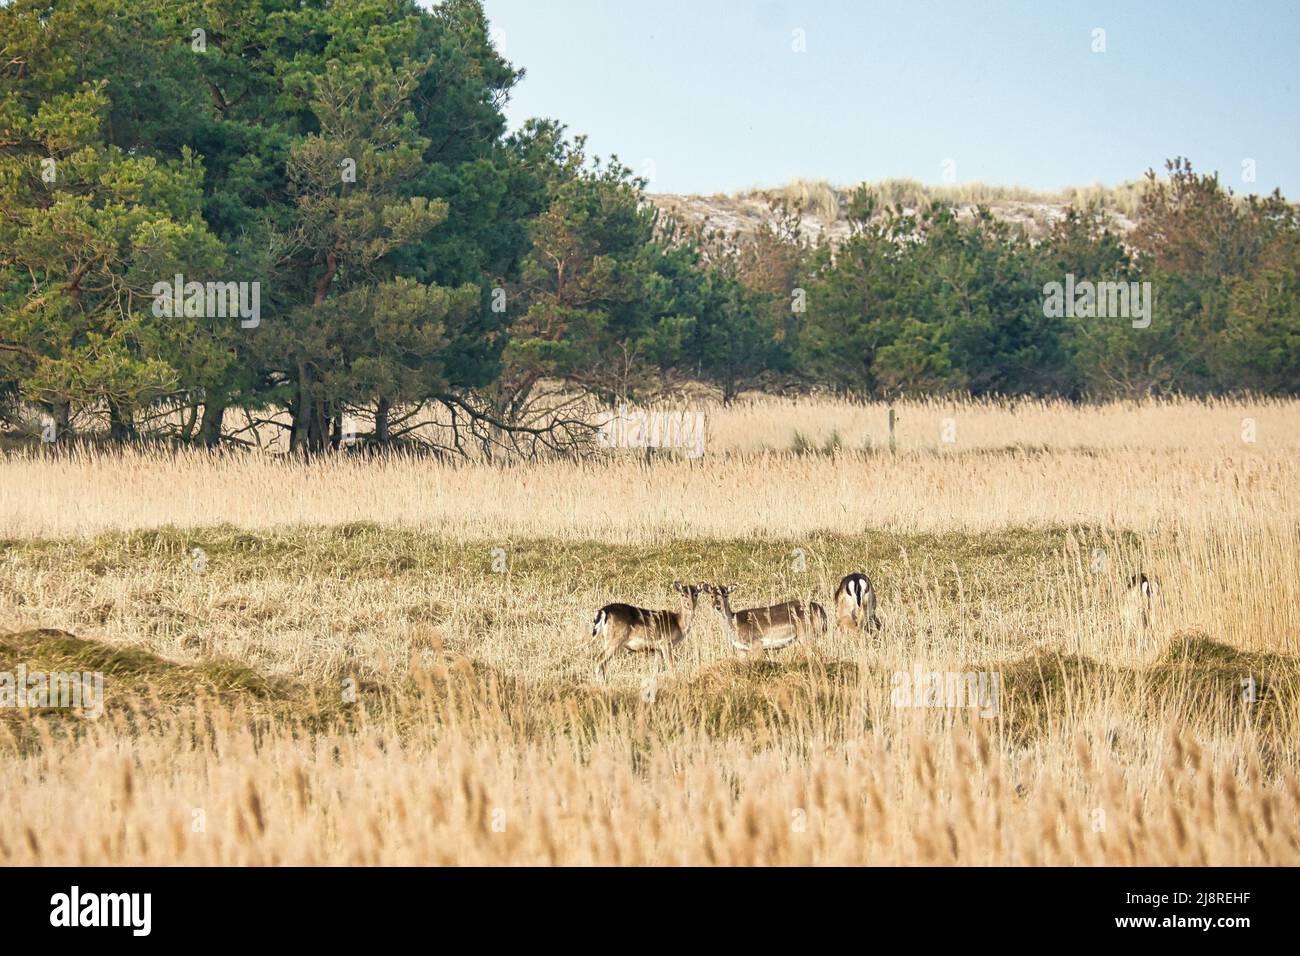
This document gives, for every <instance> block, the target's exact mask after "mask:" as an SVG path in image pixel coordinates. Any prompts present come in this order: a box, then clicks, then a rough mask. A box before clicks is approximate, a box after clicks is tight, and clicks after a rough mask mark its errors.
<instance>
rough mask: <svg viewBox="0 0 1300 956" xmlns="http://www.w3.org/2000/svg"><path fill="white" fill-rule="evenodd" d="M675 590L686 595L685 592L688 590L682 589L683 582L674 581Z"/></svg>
mask: <svg viewBox="0 0 1300 956" xmlns="http://www.w3.org/2000/svg"><path fill="white" fill-rule="evenodd" d="M673 590H674V591H681V592H683V593H685V591H686V589H685V588H684V587H682V582H681V581H674V582H673Z"/></svg>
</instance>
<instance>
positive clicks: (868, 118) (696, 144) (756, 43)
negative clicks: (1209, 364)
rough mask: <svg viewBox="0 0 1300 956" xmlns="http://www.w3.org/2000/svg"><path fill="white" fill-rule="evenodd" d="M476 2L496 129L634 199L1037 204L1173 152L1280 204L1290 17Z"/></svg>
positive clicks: (1297, 30)
mask: <svg viewBox="0 0 1300 956" xmlns="http://www.w3.org/2000/svg"><path fill="white" fill-rule="evenodd" d="M484 5H485V7H486V10H487V13H488V17H489V20H490V22H491V25H492V27H493V29H494V31H495V32H496V33H497V34H498V36H499V38H500V39H501V40H503V41H504V42H503V43H502V45H503V46H504V48H505V53H506V56H507V58H508V59H509V60H510V61H511V62H513V63H514V64H515V65H516V66H520V67H523V68H524V69H525V70H527V76H526V77H525V79H524V80H523V82H522V83H521V84H520V85H519V86H518V87H517V88H516V91H515V94H514V97H513V99H512V102H511V103H510V106H509V108H508V116H509V119H510V122H511V124H512V126H517V125H518V124H519V123H520V122H522V121H523V120H524V119H526V118H527V117H530V116H544V117H552V118H555V119H558V120H561V121H562V122H564V123H566V124H567V125H568V126H569V128H570V130H571V131H572V132H574V133H586V134H587V135H588V137H589V140H588V143H589V148H590V149H591V150H592V151H593V152H597V153H599V154H601V155H608V154H610V153H616V154H617V155H618V156H619V158H620V159H622V160H623V161H624V162H625V163H627V164H628V165H629V166H631V167H633V168H634V169H635V170H637V171H638V172H643V171H644V169H645V167H646V161H647V160H653V169H654V174H655V175H654V177H653V181H652V182H651V185H650V189H651V191H653V192H681V193H712V192H730V191H732V190H736V189H743V188H747V187H751V186H760V185H762V186H771V185H778V184H780V183H783V182H787V181H789V180H790V179H793V178H795V177H799V176H804V177H809V178H816V179H827V180H830V181H831V182H832V183H835V184H837V185H847V184H852V183H856V182H859V181H861V180H863V179H879V178H882V177H886V176H906V177H911V178H914V179H919V180H921V181H923V182H940V181H942V179H943V170H944V167H943V162H944V160H945V159H951V160H953V161H954V167H953V168H954V171H955V176H956V180H957V181H958V182H962V181H966V180H984V181H985V182H989V183H1000V184H1017V185H1022V186H1028V187H1032V188H1037V189H1054V188H1058V187H1060V186H1065V185H1084V184H1088V183H1093V182H1102V183H1106V184H1115V183H1118V182H1121V181H1123V180H1126V179H1135V178H1138V177H1139V176H1141V175H1142V173H1143V172H1144V171H1145V170H1146V169H1147V168H1148V167H1155V168H1157V169H1160V168H1162V166H1163V163H1164V160H1165V159H1166V158H1167V157H1172V156H1175V155H1185V156H1188V157H1190V158H1191V159H1192V161H1193V163H1194V164H1195V165H1196V167H1197V168H1198V169H1201V170H1206V171H1210V170H1218V171H1219V172H1220V174H1221V176H1222V177H1223V179H1224V181H1225V182H1226V183H1227V184H1229V185H1231V186H1232V187H1233V188H1234V189H1235V190H1237V191H1238V192H1243V191H1246V192H1269V191H1271V190H1272V189H1273V188H1274V187H1275V186H1280V187H1282V191H1283V193H1284V194H1286V196H1287V197H1288V198H1289V199H1291V200H1293V201H1295V200H1300V86H1298V84H1300V80H1297V77H1298V76H1300V68H1298V66H1297V64H1300V4H1297V3H1294V2H1282V0H1278V2H1259V0H1252V2H1248V3H1229V2H1220V3H1213V2H1208V0H1182V2H1173V0H1170V2H1138V0H1129V2H1099V3H1097V2H1094V3H1066V2H1062V0H1023V2H997V0H987V2H967V3H959V2H955V0H945V2H927V0H917V2H906V0H897V2H856V3H855V2H852V0H821V2H802V3H801V2H791V3H787V2H780V0H729V2H723V0H484ZM1095 28H1101V29H1104V30H1105V44H1106V50H1105V52H1104V53H1094V52H1093V51H1092V46H1093V43H1094V40H1093V30H1094V29H1095ZM796 29H799V30H803V31H804V35H805V37H806V52H803V53H796V52H794V51H793V50H792V43H793V42H794V36H793V32H792V31H794V30H796ZM1246 158H1251V159H1254V160H1255V163H1256V167H1255V168H1256V181H1255V182H1254V183H1253V184H1248V183H1245V182H1243V181H1242V172H1241V169H1242V166H1241V164H1242V160H1243V159H1246Z"/></svg>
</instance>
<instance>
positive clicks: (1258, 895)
mask: <svg viewBox="0 0 1300 956" xmlns="http://www.w3.org/2000/svg"><path fill="white" fill-rule="evenodd" d="M1294 875H1295V874H1294V871H1291V870H1273V869H1202V870H1167V869H1127V870H1123V869H1113V870H1102V869H1042V870H1030V869H960V870H934V869H900V870H868V869H862V870H775V869H766V870H764V869H755V870H722V871H718V870H699V869H696V870H662V869H637V870H590V869H587V870H556V871H549V872H545V873H543V872H538V871H535V870H528V869H508V870H465V869H462V870H423V869H419V870H413V869H125V868H123V869H117V868H112V869H108V868H105V869H81V870H76V869H53V868H51V869H27V870H21V869H8V870H0V887H2V891H0V920H3V922H2V924H0V925H3V927H4V938H5V941H6V944H13V943H18V942H20V941H21V940H24V939H26V938H28V937H31V936H47V935H53V936H54V937H58V936H70V935H73V934H75V935H76V936H77V937H78V938H77V940H76V942H77V943H85V942H90V941H92V940H93V941H96V942H97V941H99V940H105V941H107V940H109V939H110V938H113V939H116V940H117V941H119V942H122V943H126V944H127V945H131V944H132V943H136V942H139V943H146V941H148V940H165V941H179V940H182V939H183V940H185V941H187V942H193V941H195V940H196V939H202V940H203V941H204V942H206V943H222V942H227V941H230V942H235V941H240V940H244V939H249V940H252V939H256V940H257V941H258V943H265V942H268V941H276V940H279V939H283V940H284V941H286V942H289V941H292V942H293V943H295V944H297V945H302V944H304V943H312V942H320V943H330V944H338V943H340V942H343V941H344V940H346V939H349V938H351V939H353V940H355V939H356V937H355V936H353V934H354V933H365V934H366V938H367V939H371V938H374V936H375V935H378V936H379V937H381V938H382V937H383V936H384V935H385V932H386V931H392V932H393V933H394V934H398V933H409V932H420V931H422V930H428V928H429V927H430V925H431V924H434V925H437V926H438V927H439V928H440V930H449V929H452V928H453V927H455V926H459V927H461V928H462V929H465V930H469V931H470V932H472V933H474V934H475V935H477V934H478V933H481V932H483V931H486V932H487V934H488V936H490V937H491V939H492V942H494V943H499V942H500V941H501V940H502V938H503V937H504V938H509V937H512V936H516V935H517V936H518V937H519V938H520V939H521V940H529V941H530V942H533V943H538V942H541V941H542V940H550V941H551V942H552V943H554V942H556V941H558V939H559V938H561V937H564V936H569V935H571V934H573V933H580V935H581V936H582V937H583V938H586V939H589V940H591V941H592V942H595V940H597V939H601V938H604V939H609V938H610V937H601V936H593V935H591V934H593V933H599V932H601V931H604V930H608V931H609V932H611V933H617V932H623V933H626V932H627V929H628V928H629V925H630V924H642V923H644V922H645V921H646V920H647V919H649V920H650V921H651V922H652V923H655V924H659V931H663V930H666V929H668V928H669V927H670V926H671V925H672V924H678V925H679V926H682V927H685V926H687V925H689V926H691V927H692V930H691V933H692V935H695V934H696V933H698V932H700V931H703V934H707V933H708V932H709V929H710V928H712V927H716V929H717V932H718V933H719V934H725V936H726V937H728V938H731V939H735V938H737V937H740V938H743V937H746V936H753V937H755V938H758V939H761V940H762V941H764V942H768V943H770V942H772V940H771V937H770V935H769V934H770V932H771V931H772V930H773V929H775V928H776V926H778V925H780V926H782V927H783V928H788V929H789V930H790V931H792V932H800V933H804V934H806V933H807V932H808V931H809V930H810V929H811V928H813V927H816V928H817V929H818V930H822V931H829V930H832V929H833V927H835V925H836V924H837V923H838V924H840V925H841V927H843V926H844V925H846V924H845V921H846V920H851V921H852V925H853V926H854V927H855V930H854V931H855V932H862V931H864V930H866V929H868V928H869V929H872V930H875V929H879V930H882V931H884V932H894V933H902V934H906V935H905V936H904V937H903V939H913V940H916V941H918V942H919V941H922V940H924V941H925V943H926V944H933V943H935V942H942V941H945V940H949V939H951V940H953V941H954V942H955V941H958V940H961V941H966V942H973V941H975V940H977V939H978V940H980V941H982V942H985V943H992V942H996V940H997V939H999V937H1001V938H1003V939H1007V940H1011V939H1020V940H1022V941H1024V940H1028V939H1039V940H1044V939H1046V938H1047V937H1043V936H1026V935H1024V934H1025V933H1026V931H1029V932H1034V931H1041V932H1044V933H1053V934H1055V935H1056V937H1058V938H1060V939H1068V940H1071V941H1074V940H1081V939H1095V938H1098V937H1106V938H1111V939H1116V940H1120V939H1124V938H1125V937H1129V938H1133V939H1135V940H1142V941H1153V940H1168V941H1176V942H1177V944H1178V945H1182V944H1183V943H1185V942H1186V941H1188V940H1190V939H1191V938H1193V937H1198V938H1201V939H1204V940H1207V941H1213V942H1214V943H1215V944H1222V945H1227V946H1232V945H1234V944H1237V943H1239V942H1244V943H1251V942H1257V941H1260V940H1263V939H1272V938H1278V939H1281V938H1284V937H1283V934H1287V935H1289V933H1290V931H1291V929H1292V928H1293V927H1294V925H1295V914H1296V906H1295V904H1294V902H1293V899H1294V896H1293V891H1292V889H1291V886H1290V884H1291V882H1292V880H1293V878H1294ZM687 919H689V923H683V922H681V921H682V920H687ZM863 924H869V926H868V927H864V926H863ZM475 927H477V929H475ZM564 927H567V929H566V928H564ZM196 932H197V933H198V934H200V935H198V936H196ZM539 934H540V935H539ZM872 938H875V939H879V938H880V937H878V936H875V935H874V934H873V936H872ZM484 941H485V942H486V941H487V938H486V937H485V938H484ZM146 944H147V943H146ZM13 951H14V952H19V951H20V950H17V949H15V950H13Z"/></svg>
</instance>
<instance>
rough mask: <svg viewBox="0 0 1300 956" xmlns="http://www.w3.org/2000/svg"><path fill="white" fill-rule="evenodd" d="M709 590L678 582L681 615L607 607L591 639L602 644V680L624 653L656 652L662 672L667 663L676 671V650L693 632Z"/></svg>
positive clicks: (675, 587)
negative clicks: (674, 659)
mask: <svg viewBox="0 0 1300 956" xmlns="http://www.w3.org/2000/svg"><path fill="white" fill-rule="evenodd" d="M705 587H706V586H705V585H703V584H682V582H681V581H674V582H673V590H674V591H676V592H677V593H678V594H679V595H680V596H681V602H682V607H681V610H679V611H661V610H650V609H649V608H644V607H633V606H632V605H631V604H606V605H605V606H604V607H602V608H601V609H600V610H599V611H597V612H596V617H595V619H594V620H593V621H592V622H591V636H592V637H593V638H595V639H596V640H598V641H600V642H601V656H600V662H599V663H598V664H597V665H596V671H597V673H598V674H599V675H600V679H601V680H602V681H603V680H604V679H605V672H606V669H607V668H608V667H609V662H610V661H611V660H613V658H614V655H615V654H617V653H618V652H619V651H620V650H628V651H655V652H657V653H658V654H659V670H662V669H663V665H664V664H665V663H666V664H668V666H669V667H672V666H673V648H674V647H675V646H676V645H678V644H680V643H681V642H682V641H684V640H686V635H688V634H689V633H690V632H691V627H692V626H693V625H694V624H695V611H696V607H697V605H698V604H699V599H700V594H702V593H703V592H704V590H705Z"/></svg>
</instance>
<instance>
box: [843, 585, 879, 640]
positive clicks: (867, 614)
mask: <svg viewBox="0 0 1300 956" xmlns="http://www.w3.org/2000/svg"><path fill="white" fill-rule="evenodd" d="M835 623H836V624H837V625H838V626H839V628H840V630H844V631H853V630H858V629H859V628H862V627H864V626H865V627H866V628H867V629H868V630H879V629H880V628H881V627H882V625H881V623H880V618H878V617H876V589H875V588H873V587H872V586H871V578H869V577H867V576H866V575H865V574H863V573H862V572H860V571H854V572H853V573H852V574H846V575H845V576H844V578H843V579H842V580H841V581H840V583H839V585H838V586H837V587H836V588H835Z"/></svg>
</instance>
